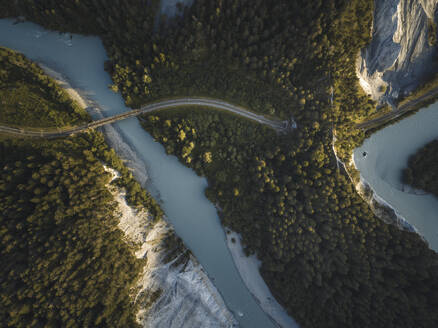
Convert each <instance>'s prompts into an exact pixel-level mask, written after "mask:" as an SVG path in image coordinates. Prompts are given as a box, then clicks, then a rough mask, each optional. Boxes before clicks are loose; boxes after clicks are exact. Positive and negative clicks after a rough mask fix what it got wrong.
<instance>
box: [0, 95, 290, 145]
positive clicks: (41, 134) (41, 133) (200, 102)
mask: <svg viewBox="0 0 438 328" xmlns="http://www.w3.org/2000/svg"><path fill="white" fill-rule="evenodd" d="M183 106H202V107H209V108H214V109H218V110H224V111H228V112H231V113H233V114H236V115H239V116H242V117H244V118H247V119H249V120H252V121H255V122H258V123H260V124H264V125H267V126H269V127H270V128H272V129H274V130H276V131H277V132H279V133H282V132H283V133H284V132H287V131H288V130H291V129H293V128H294V127H295V122H294V121H293V120H291V121H280V120H272V119H269V118H266V117H265V116H263V115H259V114H255V113H253V112H250V111H248V110H246V109H245V108H243V107H240V106H236V105H233V104H230V103H228V102H225V101H222V100H216V99H208V98H180V99H172V100H164V101H160V102H155V103H151V104H148V105H145V106H143V107H141V108H139V109H133V110H131V111H127V112H124V113H121V114H117V115H113V116H109V117H105V118H102V119H99V120H95V121H92V122H90V123H87V124H82V125H78V126H73V127H65V128H41V129H38V128H16V127H9V126H3V125H0V132H1V133H6V134H12V135H16V136H25V137H35V138H58V137H65V136H69V135H73V134H77V133H80V132H84V131H87V130H91V129H96V128H98V127H100V126H103V125H106V124H111V123H114V122H117V121H121V120H125V119H128V118H130V117H134V116H138V115H141V114H146V113H151V112H154V111H158V110H163V109H169V108H176V107H183Z"/></svg>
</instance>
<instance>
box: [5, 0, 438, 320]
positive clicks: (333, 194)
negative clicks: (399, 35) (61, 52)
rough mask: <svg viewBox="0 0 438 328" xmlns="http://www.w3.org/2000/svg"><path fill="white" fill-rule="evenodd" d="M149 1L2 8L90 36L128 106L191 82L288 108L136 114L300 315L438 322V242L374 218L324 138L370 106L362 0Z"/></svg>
mask: <svg viewBox="0 0 438 328" xmlns="http://www.w3.org/2000/svg"><path fill="white" fill-rule="evenodd" d="M145 8H147V9H148V10H145ZM157 8H158V7H157V1H141V0H129V1H125V2H124V3H123V4H122V2H121V1H114V4H113V5H112V6H109V5H106V2H105V1H102V0H80V1H75V2H57V1H54V0H52V1H45V2H40V1H33V0H28V1H17V2H16V4H15V5H14V6H8V8H6V7H5V8H4V10H3V11H0V12H4V13H6V15H7V16H18V15H24V16H26V18H27V19H29V20H32V21H34V22H37V23H39V24H42V25H43V26H46V27H48V28H52V29H56V30H60V31H71V32H79V33H84V34H95V35H98V36H100V37H101V38H102V40H103V42H104V45H105V48H106V50H107V52H108V55H109V61H108V62H107V63H106V64H105V68H106V69H107V71H108V72H109V73H110V74H111V76H112V79H113V82H114V84H113V85H112V86H111V88H112V89H113V90H114V91H120V92H121V93H122V95H123V97H124V99H125V101H126V103H127V104H128V105H129V106H132V107H136V106H138V105H140V104H144V103H147V102H150V101H151V100H155V99H163V98H168V97H174V96H190V95H196V96H209V97H217V98H221V99H225V100H228V101H230V102H233V103H236V104H239V105H242V106H245V107H247V108H249V109H251V110H254V111H256V112H259V113H263V114H265V115H268V116H275V117H279V118H290V117H291V116H292V117H293V118H294V119H295V121H296V122H297V125H298V128H297V129H296V130H294V131H293V132H291V133H290V134H287V135H277V134H276V133H275V132H274V131H271V130H269V129H268V128H265V127H262V126H259V125H255V124H254V123H251V122H248V121H245V120H242V119H238V118H236V117H234V116H231V115H226V114H224V113H220V112H212V111H209V110H207V109H184V110H180V111H167V112H165V111H163V112H160V113H156V114H153V115H148V116H145V117H143V118H142V124H143V126H144V127H145V129H146V130H147V131H149V132H150V133H151V134H152V135H153V136H154V138H155V139H156V140H157V141H159V142H161V143H162V144H163V145H164V146H165V148H166V151H167V152H168V153H170V154H174V155H176V156H177V157H178V158H179V159H180V161H181V162H182V163H184V164H185V165H187V166H189V167H191V168H193V169H194V170H195V171H196V172H197V173H198V174H199V175H204V176H206V177H207V179H208V181H209V188H208V189H207V190H206V195H207V197H208V198H209V199H210V200H212V202H213V203H215V204H218V205H219V207H220V208H221V209H222V211H221V212H220V216H221V219H222V222H223V224H224V225H225V226H227V227H229V228H231V229H232V230H235V231H237V232H239V233H241V234H242V238H243V241H244V243H245V247H246V251H247V253H248V254H251V253H254V252H255V253H256V254H257V256H258V257H259V258H260V259H261V261H262V267H261V271H262V275H263V277H264V278H265V280H266V282H267V284H268V286H269V287H270V289H271V291H272V292H273V294H274V295H275V297H276V298H277V300H278V301H279V302H280V303H281V304H282V305H283V306H284V307H285V308H286V309H287V311H288V312H289V313H290V314H291V316H293V317H294V318H295V319H296V320H297V322H298V323H299V324H300V325H301V326H303V327H436V326H438V313H437V312H436V310H435V309H436V308H437V307H438V255H437V254H436V253H435V252H433V251H432V250H430V249H429V248H428V246H427V245H426V244H425V243H424V241H423V240H422V239H421V238H420V237H419V236H418V235H416V234H414V233H409V232H406V231H400V230H398V229H397V228H396V227H394V226H391V225H386V224H385V223H383V222H382V221H381V220H379V219H378V218H377V217H375V216H374V214H373V213H372V212H371V210H370V209H369V207H368V205H367V204H366V203H365V202H364V201H363V200H362V199H361V198H360V197H359V195H357V193H356V191H355V189H354V186H353V185H352V183H351V181H350V180H349V179H348V176H347V175H346V174H345V172H344V171H343V169H342V167H338V165H337V159H336V158H335V156H334V154H333V146H335V148H336V150H337V155H338V156H339V157H340V159H342V160H343V161H344V162H348V161H349V159H350V156H351V151H352V149H353V148H354V147H355V146H357V145H359V144H360V143H361V142H362V140H363V139H364V137H365V134H364V132H363V131H361V130H354V129H351V126H352V125H353V124H355V123H356V122H357V121H360V120H362V119H364V118H367V117H368V116H369V115H370V114H373V113H374V112H375V104H374V103H373V102H372V101H371V100H369V98H368V97H367V96H366V95H365V94H364V93H363V92H361V90H360V86H359V84H358V80H357V77H356V74H355V67H354V62H355V56H356V55H357V53H358V51H359V49H360V48H362V47H363V46H364V45H365V44H366V43H367V42H368V41H369V38H370V33H369V31H370V26H371V22H372V9H373V1H372V0H352V1H346V0H329V1H322V0H315V1H306V0H296V1H286V0H284V1H283V0H282V1H280V0H279V1H275V2H270V1H262V0H240V1H231V0H197V1H195V2H194V4H193V6H192V7H190V8H184V9H182V10H183V11H184V15H182V16H181V17H176V18H174V19H172V20H169V19H166V17H161V19H160V24H158V26H156V25H155V24H154V18H155V16H156V11H157ZM120 26H123V29H122V28H120ZM331 88H333V91H334V99H333V100H334V101H333V104H331V102H330V91H331Z"/></svg>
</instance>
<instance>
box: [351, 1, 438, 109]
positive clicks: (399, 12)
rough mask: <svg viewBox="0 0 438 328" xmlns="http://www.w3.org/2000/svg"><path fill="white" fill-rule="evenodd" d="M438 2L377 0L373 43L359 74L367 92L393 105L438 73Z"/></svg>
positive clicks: (363, 56)
mask: <svg viewBox="0 0 438 328" xmlns="http://www.w3.org/2000/svg"><path fill="white" fill-rule="evenodd" d="M437 4H438V0H375V5H374V22H373V28H372V41H371V43H370V44H369V45H368V46H367V47H366V48H364V49H362V51H361V53H360V56H359V58H358V62H357V73H358V77H359V79H360V84H361V85H362V87H363V88H364V90H365V92H367V93H368V94H370V95H371V96H372V98H373V99H374V100H377V101H379V102H380V103H385V102H387V103H389V104H391V105H392V104H393V103H394V100H395V99H397V98H398V97H399V96H400V95H406V94H409V92H411V91H412V90H414V89H415V88H416V87H417V86H418V84H419V83H420V82H421V81H422V80H423V79H424V78H425V77H427V75H429V74H431V73H434V72H436V71H438V61H437V60H435V59H434V58H435V57H436V55H437V47H436V46H435V44H434V41H433V39H434V38H435V34H436V26H435V25H434V24H435V23H436V21H437V10H436V9H437Z"/></svg>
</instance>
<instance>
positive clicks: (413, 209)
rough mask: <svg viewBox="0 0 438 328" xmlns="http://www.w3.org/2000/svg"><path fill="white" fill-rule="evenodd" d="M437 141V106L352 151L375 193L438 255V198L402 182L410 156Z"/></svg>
mask: <svg viewBox="0 0 438 328" xmlns="http://www.w3.org/2000/svg"><path fill="white" fill-rule="evenodd" d="M436 138H438V103H435V104H433V105H431V106H429V107H427V108H423V109H422V110H420V111H419V112H418V113H416V114H415V115H412V116H410V117H408V118H405V119H403V120H401V121H399V122H397V123H395V124H393V125H390V126H388V127H386V128H384V129H382V130H380V131H378V132H376V133H374V134H372V135H371V137H370V138H368V139H366V140H365V142H364V143H363V145H362V146H360V147H358V148H357V149H356V150H355V152H354V162H355V165H356V167H357V169H358V170H359V171H360V174H361V176H362V178H363V179H364V180H365V181H366V182H367V183H368V184H369V185H370V187H371V188H372V189H373V190H374V192H375V193H376V194H377V195H378V196H379V197H380V198H382V199H383V200H384V201H385V202H386V203H388V204H389V205H390V206H391V207H392V208H393V209H395V210H396V212H397V213H398V214H399V215H400V216H401V217H403V218H404V219H405V220H406V221H407V222H408V223H409V224H410V225H411V226H413V228H414V229H415V230H416V231H417V232H418V233H419V234H420V235H421V236H423V238H424V239H425V240H426V241H427V242H428V243H429V247H430V248H431V249H433V250H434V251H436V252H438V198H436V197H434V196H432V195H430V194H425V193H424V192H422V191H419V190H412V188H410V187H409V186H406V185H403V184H402V182H401V174H402V170H403V169H404V168H406V167H407V164H408V158H409V156H411V155H413V154H415V153H416V152H417V150H418V149H419V148H421V147H423V146H424V145H425V144H426V143H428V142H430V141H432V140H434V139H436ZM364 152H366V156H364V155H363V154H364Z"/></svg>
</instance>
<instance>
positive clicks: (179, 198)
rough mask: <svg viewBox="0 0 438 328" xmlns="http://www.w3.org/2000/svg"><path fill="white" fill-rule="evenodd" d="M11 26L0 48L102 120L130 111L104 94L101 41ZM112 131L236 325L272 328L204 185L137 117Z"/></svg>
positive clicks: (106, 80) (0, 28)
mask: <svg viewBox="0 0 438 328" xmlns="http://www.w3.org/2000/svg"><path fill="white" fill-rule="evenodd" d="M12 22H13V21H12V20H7V19H3V20H0V45H2V46H5V47H9V48H11V49H15V50H17V51H20V52H22V53H24V54H25V55H26V56H27V57H29V58H31V59H33V60H36V61H39V62H42V63H44V64H46V65H47V66H49V67H50V68H53V69H54V70H56V71H58V72H60V73H62V74H63V75H64V76H66V78H67V79H68V80H69V81H70V83H71V84H72V86H73V87H74V88H77V89H79V90H80V91H81V93H82V94H86V95H87V97H88V98H89V99H92V100H93V101H95V103H96V106H97V107H100V109H101V111H102V113H103V115H104V116H110V115H114V114H117V113H121V112H123V111H126V110H129V109H128V108H126V107H125V105H124V103H123V99H122V97H121V95H120V94H115V93H113V92H112V91H110V90H109V89H108V85H109V84H111V83H112V81H111V79H110V76H109V75H108V74H107V73H106V72H105V71H104V70H103V63H104V61H105V60H106V59H107V56H106V53H105V50H104V48H103V45H102V42H101V41H100V39H98V38H96V37H84V36H80V35H73V37H72V39H70V35H60V34H58V33H55V32H48V31H46V30H44V29H43V28H41V27H40V26H37V25H35V24H31V23H23V24H18V25H12ZM115 126H116V127H117V128H118V130H119V131H121V132H122V135H123V137H124V138H125V140H126V141H127V142H128V143H129V144H130V146H131V147H132V148H133V149H134V150H135V151H136V153H137V155H138V156H139V157H140V158H141V159H142V160H143V161H144V163H145V166H146V168H147V175H148V176H149V183H150V190H151V191H152V192H153V194H154V196H155V197H157V198H158V197H159V198H160V200H161V206H162V208H163V210H164V211H165V213H166V216H167V218H168V220H169V221H170V222H171V223H172V225H173V226H174V228H175V231H176V233H177V234H178V235H179V236H180V237H181V238H182V239H183V240H184V242H185V244H186V245H187V247H188V248H190V250H191V251H192V252H193V254H194V255H195V256H196V258H197V259H198V260H199V262H200V263H201V264H202V266H203V267H204V268H205V270H206V271H207V272H208V274H209V276H210V278H212V280H213V282H214V284H215V286H216V287H217V288H218V290H219V291H220V293H221V294H222V296H223V298H224V300H225V303H226V304H227V306H228V308H229V309H230V310H231V311H233V312H234V314H235V316H236V318H237V319H238V321H239V323H240V325H241V326H242V327H250V328H253V327H261V328H267V327H274V324H273V323H272V321H271V320H270V319H269V318H268V317H267V315H266V314H265V313H264V312H263V311H262V310H261V308H260V307H259V305H258V304H257V303H256V301H255V300H254V298H253V297H252V296H251V294H250V293H249V292H248V290H247V288H246V286H245V285H244V283H243V281H242V279H241V278H240V276H239V273H238V271H237V270H236V268H235V265H234V263H233V260H232V258H231V255H230V253H229V250H228V248H227V246H226V243H225V235H224V231H223V229H222V226H221V224H220V221H219V218H218V215H217V212H216V209H215V208H214V206H213V205H212V204H211V203H210V202H209V201H208V200H207V199H206V197H205V196H204V189H205V188H206V186H207V181H206V180H205V179H204V178H199V177H198V176H196V174H195V173H194V172H193V171H192V170H190V169H188V168H186V167H185V166H183V165H182V164H180V163H179V162H178V160H177V159H176V157H174V156H168V155H166V154H165V151H164V148H163V147H162V146H161V145H160V144H159V143H157V142H155V141H154V140H153V138H152V137H151V136H150V135H149V134H148V133H147V132H145V131H144V130H143V129H142V128H141V126H140V124H139V122H138V120H137V118H131V119H128V120H125V121H122V122H119V123H116V124H115ZM238 314H242V315H243V316H240V315H238Z"/></svg>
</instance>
